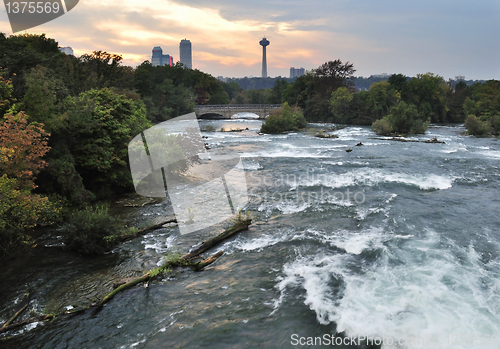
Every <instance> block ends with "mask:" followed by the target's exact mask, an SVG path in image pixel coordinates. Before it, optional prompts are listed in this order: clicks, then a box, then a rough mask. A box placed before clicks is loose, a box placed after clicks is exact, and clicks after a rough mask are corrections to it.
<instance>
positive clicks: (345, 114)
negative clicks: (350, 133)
mask: <svg viewBox="0 0 500 349" xmlns="http://www.w3.org/2000/svg"><path fill="white" fill-rule="evenodd" d="M352 99H353V94H352V93H351V92H350V91H349V90H348V89H347V88H346V87H339V88H338V89H337V90H336V91H334V92H332V97H331V98H330V106H331V108H332V109H331V110H332V114H333V116H334V121H335V122H339V123H342V124H344V123H348V122H349V116H350V115H351V114H352V111H351V106H350V103H351V101H352Z"/></svg>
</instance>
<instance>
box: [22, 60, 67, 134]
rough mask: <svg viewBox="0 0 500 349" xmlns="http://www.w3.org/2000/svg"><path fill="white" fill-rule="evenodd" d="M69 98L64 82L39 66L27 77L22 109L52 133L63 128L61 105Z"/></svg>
mask: <svg viewBox="0 0 500 349" xmlns="http://www.w3.org/2000/svg"><path fill="white" fill-rule="evenodd" d="M67 96H68V90H67V89H66V87H65V86H64V84H63V82H62V81H61V80H59V79H57V78H55V77H53V76H52V74H51V72H50V71H49V70H48V69H47V68H45V67H41V66H37V67H36V68H33V69H31V71H30V72H29V73H28V74H27V75H26V94H25V95H24V98H23V104H22V108H23V109H24V110H26V112H27V113H28V115H30V117H31V120H33V121H36V122H40V123H43V124H44V125H45V129H46V130H47V131H49V132H51V131H53V130H54V129H57V128H60V127H62V126H63V121H64V118H63V115H62V112H61V110H60V103H62V101H63V99H64V98H65V97H67Z"/></svg>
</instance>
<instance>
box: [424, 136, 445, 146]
mask: <svg viewBox="0 0 500 349" xmlns="http://www.w3.org/2000/svg"><path fill="white" fill-rule="evenodd" d="M424 143H441V144H444V142H442V141H440V140H438V139H437V137H434V138H432V139H429V140H426V141H424Z"/></svg>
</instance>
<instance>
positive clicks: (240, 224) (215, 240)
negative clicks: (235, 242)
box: [181, 218, 252, 260]
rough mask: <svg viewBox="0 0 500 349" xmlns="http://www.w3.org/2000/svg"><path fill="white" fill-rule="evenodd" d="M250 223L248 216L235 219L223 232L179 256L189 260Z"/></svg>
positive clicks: (245, 227)
mask: <svg viewBox="0 0 500 349" xmlns="http://www.w3.org/2000/svg"><path fill="white" fill-rule="evenodd" d="M251 223H252V220H251V219H250V218H247V219H245V220H240V219H239V220H237V221H236V223H235V225H233V226H232V227H231V228H229V229H226V230H225V231H224V232H222V233H220V234H219V235H217V236H215V237H213V238H211V239H210V240H207V241H204V242H202V243H201V245H200V246H198V247H197V248H196V249H194V250H193V251H190V252H189V253H186V254H185V255H183V256H182V257H181V258H182V259H185V260H190V259H193V258H194V257H197V256H198V255H199V254H201V253H203V252H205V251H206V250H208V249H209V248H211V247H213V246H215V245H217V244H219V242H221V241H222V240H224V239H227V238H228V237H230V236H231V235H233V234H236V233H238V232H240V231H243V230H247V229H248V226H249V225H250V224H251Z"/></svg>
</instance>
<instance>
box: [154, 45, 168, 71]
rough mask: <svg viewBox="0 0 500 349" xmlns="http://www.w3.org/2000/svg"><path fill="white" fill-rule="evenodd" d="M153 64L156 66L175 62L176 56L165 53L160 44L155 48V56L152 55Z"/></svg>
mask: <svg viewBox="0 0 500 349" xmlns="http://www.w3.org/2000/svg"><path fill="white" fill-rule="evenodd" d="M151 64H152V65H153V66H154V67H156V66H158V65H169V66H172V65H173V64H174V58H173V57H172V56H170V55H164V54H163V50H162V48H161V47H160V46H156V47H154V48H153V56H152V57H151Z"/></svg>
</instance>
